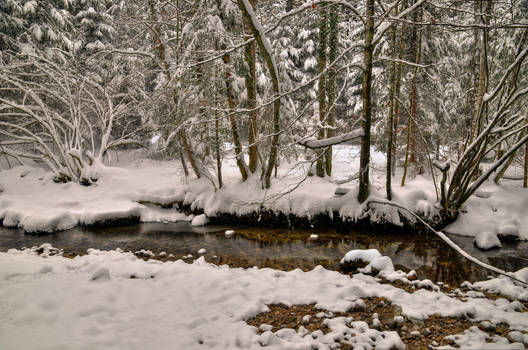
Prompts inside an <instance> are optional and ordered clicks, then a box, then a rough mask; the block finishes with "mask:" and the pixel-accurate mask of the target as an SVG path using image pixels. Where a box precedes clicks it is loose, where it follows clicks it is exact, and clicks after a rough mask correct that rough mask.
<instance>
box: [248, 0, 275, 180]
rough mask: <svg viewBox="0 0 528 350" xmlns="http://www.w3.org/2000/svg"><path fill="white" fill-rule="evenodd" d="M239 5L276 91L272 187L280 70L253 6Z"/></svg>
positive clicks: (268, 177)
mask: <svg viewBox="0 0 528 350" xmlns="http://www.w3.org/2000/svg"><path fill="white" fill-rule="evenodd" d="M238 7H239V8H240V11H241V12H242V15H243V16H244V18H245V19H246V21H247V22H248V23H249V24H250V27H251V31H252V32H253V36H254V38H255V40H256V41H257V44H258V46H259V50H260V52H261V54H262V55H263V56H264V60H265V61H266V65H267V67H268V70H269V71H270V75H271V83H272V86H273V92H274V93H275V97H274V98H275V100H274V101H273V136H272V138H271V146H270V152H269V158H268V164H267V165H266V171H265V172H264V186H265V187H266V188H270V186H271V174H272V172H273V168H274V167H275V163H276V161H277V153H278V149H279V136H280V115H279V113H280V88H279V77H278V71H277V70H276V69H278V67H277V66H276V64H275V62H274V60H273V57H272V52H271V44H270V42H269V40H268V39H267V38H266V37H262V36H261V33H260V31H259V30H260V29H261V28H262V27H261V25H260V24H259V23H254V22H253V21H257V19H256V17H255V13H254V12H253V8H252V7H251V6H247V7H246V4H245V1H244V0H238ZM257 26H258V28H257Z"/></svg>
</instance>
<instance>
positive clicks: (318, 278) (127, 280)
mask: <svg viewBox="0 0 528 350" xmlns="http://www.w3.org/2000/svg"><path fill="white" fill-rule="evenodd" d="M391 265H392V264H391ZM389 270H390V271H386V272H387V274H385V276H387V277H388V278H392V279H393V282H392V284H391V283H388V282H387V281H386V280H383V279H380V278H379V277H374V276H369V275H366V274H363V273H356V274H353V275H350V276H349V275H344V274H340V273H338V272H334V271H329V270H326V269H324V268H322V267H316V268H315V269H313V270H311V271H308V272H303V271H301V270H299V269H296V270H293V271H290V272H285V271H279V270H275V269H268V268H264V269H258V268H250V269H240V268H230V267H227V266H216V265H213V264H209V263H206V262H205V261H204V260H203V258H199V259H197V260H195V261H194V262H193V263H191V264H187V263H185V262H183V261H181V260H179V261H169V262H161V261H156V260H142V259H139V258H137V257H135V256H134V255H132V254H131V253H125V252H122V251H99V250H94V249H92V250H89V251H88V254H87V255H84V256H79V257H75V258H73V259H69V258H65V257H62V256H60V252H58V251H56V250H55V249H53V248H52V247H51V246H49V245H44V246H42V247H40V248H36V247H35V248H34V249H25V250H10V251H9V252H7V253H0V281H1V282H2V283H0V300H1V302H0V311H1V312H0V343H1V344H3V345H6V346H7V347H8V348H13V349H14V348H24V349H28V350H33V349H56V348H66V347H67V348H68V349H74V350H76V349H85V348H87V347H89V348H112V349H130V348H167V347H170V348H181V349H203V348H204V347H208V348H211V349H236V348H246V349H260V348H262V347H265V348H268V349H312V348H318V349H330V348H332V349H350V348H353V347H354V346H359V345H363V346H364V347H366V348H370V347H375V348H376V349H387V350H388V349H405V348H406V347H407V348H408V349H411V348H412V349H428V348H430V347H431V346H432V347H437V346H442V345H443V346H448V347H447V348H451V347H449V346H457V347H462V348H501V349H523V348H524V346H525V345H527V344H528V334H527V333H528V313H527V312H525V311H526V307H527V306H528V304H527V301H528V294H527V292H526V289H525V288H523V287H520V286H516V285H515V284H513V282H511V280H509V279H507V278H505V277H500V278H496V279H491V280H488V281H485V282H477V283H474V284H471V283H466V284H464V286H463V287H462V288H460V289H453V288H448V287H446V286H444V285H442V284H434V283H433V282H431V281H426V280H424V281H418V280H412V279H411V276H412V274H405V273H403V274H402V273H399V272H398V271H393V270H392V269H389ZM521 275H523V273H522V271H520V272H519V277H522V278H526V277H527V276H525V274H524V275H523V276H521ZM398 276H399V277H398ZM394 278H395V279H394Z"/></svg>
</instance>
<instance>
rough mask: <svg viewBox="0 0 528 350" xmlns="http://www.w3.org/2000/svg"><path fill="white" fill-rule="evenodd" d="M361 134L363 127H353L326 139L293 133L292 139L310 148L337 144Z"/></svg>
mask: <svg viewBox="0 0 528 350" xmlns="http://www.w3.org/2000/svg"><path fill="white" fill-rule="evenodd" d="M361 136H363V129H362V128H359V129H355V130H353V131H351V132H348V133H346V134H343V135H339V136H334V137H329V138H326V139H321V140H318V139H316V138H315V137H309V138H301V137H300V136H299V135H295V136H294V137H293V140H294V141H295V142H296V143H298V144H299V145H301V146H304V147H306V148H310V149H318V148H325V147H330V146H333V145H338V144H340V143H343V142H347V141H352V140H354V139H357V138H359V137H361Z"/></svg>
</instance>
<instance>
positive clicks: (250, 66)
mask: <svg viewBox="0 0 528 350" xmlns="http://www.w3.org/2000/svg"><path fill="white" fill-rule="evenodd" d="M249 2H250V4H251V5H252V6H254V4H255V1H254V0H249ZM244 22H245V24H246V28H247V29H248V30H249V31H251V28H250V24H249V23H248V22H247V19H245V18H244ZM244 50H245V51H244V56H245V59H246V64H247V71H246V74H245V83H246V91H247V101H248V102H247V104H248V109H249V110H250V112H249V121H248V142H249V171H250V172H251V173H255V171H256V170H257V165H258V146H257V144H256V141H257V140H256V135H257V134H258V133H257V130H258V128H257V111H256V110H255V108H256V106H257V85H256V70H255V62H256V56H255V43H254V42H251V43H249V44H248V45H246V47H245V49H244Z"/></svg>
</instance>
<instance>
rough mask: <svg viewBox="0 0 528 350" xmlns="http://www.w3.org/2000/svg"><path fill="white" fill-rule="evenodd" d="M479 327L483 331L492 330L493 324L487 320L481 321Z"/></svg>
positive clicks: (493, 328)
mask: <svg viewBox="0 0 528 350" xmlns="http://www.w3.org/2000/svg"><path fill="white" fill-rule="evenodd" d="M479 328H480V329H482V330H485V331H494V330H495V325H493V324H492V323H491V322H488V321H482V322H480V323H479Z"/></svg>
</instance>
